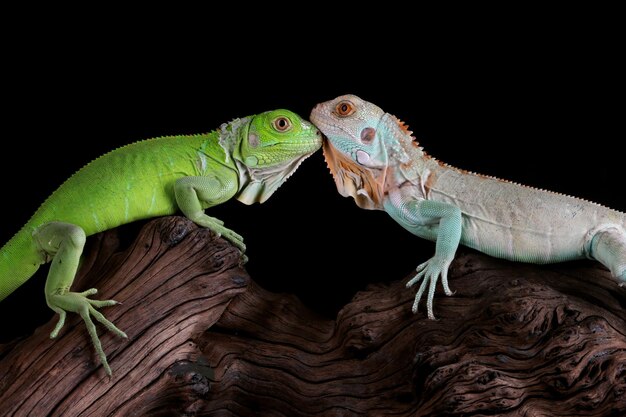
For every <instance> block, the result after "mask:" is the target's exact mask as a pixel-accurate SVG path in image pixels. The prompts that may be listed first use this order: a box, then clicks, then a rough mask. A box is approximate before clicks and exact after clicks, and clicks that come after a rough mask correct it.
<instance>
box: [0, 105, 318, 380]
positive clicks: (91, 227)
mask: <svg viewBox="0 0 626 417" xmlns="http://www.w3.org/2000/svg"><path fill="white" fill-rule="evenodd" d="M320 147H321V135H320V133H319V131H318V130H317V129H316V128H315V127H313V126H312V125H311V124H310V123H308V122H306V121H304V120H302V119H301V118H300V117H299V116H297V115H296V114H294V113H292V112H290V111H287V110H275V111H270V112H266V113H262V114H259V115H255V116H250V117H247V118H243V119H236V120H234V121H233V122H231V123H228V124H224V125H222V126H221V128H220V129H219V130H216V131H214V132H211V133H207V134H199V135H186V136H169V137H161V138H155V139H148V140H144V141H140V142H136V143H133V144H130V145H127V146H124V147H122V148H119V149H116V150H114V151H112V152H110V153H108V154H106V155H103V156H102V157H100V158H98V159H96V160H94V161H93V162H91V163H89V164H88V165H86V166H85V167H83V168H82V169H81V170H79V171H78V172H76V173H75V174H74V175H73V176H72V177H70V178H69V179H68V180H67V181H66V182H65V183H63V185H61V186H60V187H59V188H58V189H57V190H56V191H55V192H54V193H53V194H52V195H51V196H50V197H49V198H48V199H47V200H46V201H45V202H44V203H43V204H42V205H41V207H40V208H39V209H38V210H37V212H36V213H35V214H34V215H33V216H32V218H31V219H30V220H29V221H28V222H27V223H26V225H25V226H24V227H23V228H22V229H21V230H20V231H19V232H18V233H17V234H16V235H15V236H14V237H13V238H12V239H11V240H10V241H9V242H8V243H7V244H6V245H5V246H3V247H2V249H0V301H1V300H3V299H4V298H6V297H7V296H8V295H9V294H10V293H12V292H13V291H14V290H15V289H17V288H18V287H19V286H20V285H21V284H23V283H24V282H25V281H26V280H28V279H29V278H30V277H31V276H32V275H33V274H34V273H35V271H37V269H38V268H39V266H40V265H41V264H43V263H46V262H48V261H51V262H52V263H51V266H50V270H49V273H48V278H47V281H46V288H45V293H46V301H47V303H48V306H50V308H51V309H52V310H54V311H55V312H56V313H58V314H59V316H60V319H59V322H58V324H57V326H56V327H55V329H54V330H53V332H52V333H51V337H55V336H56V335H57V334H58V332H59V330H60V329H61V327H62V326H63V323H64V320H65V315H66V312H67V311H71V312H76V313H79V314H80V315H81V316H82V318H83V319H84V321H85V323H86V325H87V329H88V330H89V333H90V336H91V338H92V341H93V343H94V345H95V348H96V351H97V353H98V355H99V357H100V359H101V361H102V363H103V365H104V367H105V370H106V372H107V373H109V374H110V373H111V371H110V368H109V365H108V364H107V361H106V357H105V355H104V352H103V350H102V347H101V346H100V341H99V339H98V336H97V334H96V330H95V326H94V324H93V322H92V321H91V319H90V315H92V316H94V317H95V318H96V320H98V321H99V322H100V323H102V324H103V325H104V326H105V327H106V328H107V329H109V330H110V331H113V332H114V333H116V334H117V335H119V336H121V337H126V335H125V334H124V333H123V332H122V331H120V330H119V329H117V328H116V327H115V326H114V325H113V324H112V323H111V322H109V321H108V320H107V319H106V318H104V316H102V314H101V313H99V312H98V311H97V310H95V308H98V307H104V306H110V305H114V304H116V302H115V301H112V300H108V301H97V300H90V299H88V298H87V296H89V295H93V294H95V293H96V290H95V289H90V290H88V291H85V292H83V293H74V292H70V287H71V285H72V281H73V280H74V275H75V274H76V270H77V268H78V264H79V259H80V255H81V253H82V249H83V246H84V244H85V238H86V236H89V235H93V234H95V233H98V232H102V231H104V230H107V229H111V228H114V227H117V226H119V225H122V224H126V223H130V222H133V221H135V220H139V219H146V218H151V217H157V216H163V215H170V214H174V213H176V212H177V211H178V210H179V209H180V211H182V213H183V214H184V215H185V216H187V217H188V218H189V219H191V220H193V221H194V222H195V223H197V224H198V225H200V226H204V227H207V228H209V229H211V230H213V231H214V232H216V233H217V234H219V235H222V236H223V237H225V238H226V239H228V240H230V241H231V242H232V243H233V244H235V245H236V246H237V247H238V248H239V249H240V250H241V251H242V253H243V252H244V251H245V246H244V244H243V239H242V237H241V236H239V235H238V234H237V233H235V232H233V231H232V230H229V229H227V228H226V227H224V226H223V223H222V222H221V221H220V220H218V219H215V218H212V217H209V216H208V215H206V214H205V213H204V209H206V208H208V207H211V206H215V205H217V204H220V203H223V202H225V201H227V200H229V199H230V198H233V197H235V198H237V199H238V200H240V201H242V202H244V203H246V204H252V203H254V202H260V203H262V202H264V201H265V200H266V199H267V198H269V197H270V196H271V195H272V193H273V192H274V191H276V189H277V188H278V187H279V186H280V185H281V184H282V183H283V182H284V181H285V180H286V179H287V178H288V177H289V176H290V175H291V174H292V173H293V172H294V171H295V170H296V169H297V168H298V166H299V165H300V163H301V162H302V161H303V160H304V159H305V158H306V157H308V156H309V155H311V154H312V153H313V152H315V151H316V150H317V149H319V148H320Z"/></svg>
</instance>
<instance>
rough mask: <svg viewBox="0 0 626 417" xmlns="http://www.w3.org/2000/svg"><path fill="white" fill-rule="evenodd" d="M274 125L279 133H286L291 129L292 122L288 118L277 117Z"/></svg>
mask: <svg viewBox="0 0 626 417" xmlns="http://www.w3.org/2000/svg"><path fill="white" fill-rule="evenodd" d="M272 124H273V125H274V129H276V130H277V131H279V132H286V131H288V130H289V129H291V120H289V119H288V118H286V117H282V116H281V117H277V118H276V119H274V121H273V122H272Z"/></svg>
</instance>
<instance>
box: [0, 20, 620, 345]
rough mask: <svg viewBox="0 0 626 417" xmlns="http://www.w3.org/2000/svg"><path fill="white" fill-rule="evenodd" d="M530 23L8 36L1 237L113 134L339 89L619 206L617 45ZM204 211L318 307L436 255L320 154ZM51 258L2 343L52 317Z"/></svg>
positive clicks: (477, 154)
mask: <svg viewBox="0 0 626 417" xmlns="http://www.w3.org/2000/svg"><path fill="white" fill-rule="evenodd" d="M501 29H502V28H501ZM317 30H322V28H319V29H317ZM531 32H533V33H534V30H530V29H528V28H525V27H523V26H520V27H518V28H517V29H516V30H513V31H512V32H511V33H509V32H506V33H500V32H498V33H487V34H484V36H474V35H472V34H471V33H469V32H468V33H462V34H459V35H458V36H456V37H455V38H453V39H452V40H451V41H449V42H447V43H445V44H443V45H442V44H440V43H437V44H430V42H429V41H428V39H421V40H419V41H418V40H415V41H414V42H405V43H404V44H403V45H402V46H395V45H393V44H391V43H389V44H387V43H383V44H380V45H378V46H376V47H369V46H368V45H362V44H360V43H358V42H352V43H350V42H348V43H345V44H343V45H339V46H338V45H335V47H334V48H333V51H332V52H333V55H332V56H331V55H330V53H329V51H328V49H327V48H326V45H323V44H320V43H317V42H316V40H315V39H313V40H309V41H307V42H306V43H304V42H303V43H302V44H301V45H299V46H298V47H292V46H287V45H284V44H282V43H281V42H280V36H279V35H276V36H275V37H274V38H272V36H270V38H271V39H270V41H268V42H261V41H258V42H255V43H254V42H253V43H250V44H246V45H242V44H240V43H238V42H235V41H232V40H230V39H223V40H221V41H220V40H218V41H215V40H212V41H209V40H207V42H206V43H204V42H200V45H199V46H197V47H194V48H186V47H185V45H184V44H183V43H180V42H178V43H177V42H173V41H171V40H170V39H168V38H167V37H165V38H158V39H156V40H154V39H150V37H149V36H147V38H148V39H147V40H145V42H128V43H124V42H121V43H114V44H113V45H110V43H109V42H110V40H109V39H106V38H105V39H101V40H100V41H97V42H95V44H89V47H81V46H79V45H77V44H72V45H70V46H68V45H67V44H66V42H65V41H64V40H60V41H58V42H52V41H50V42H49V41H47V40H46V39H45V37H44V39H39V40H38V41H37V42H36V44H33V45H30V47H29V48H26V47H22V46H20V47H19V48H18V47H16V48H15V50H13V51H9V52H7V55H5V61H4V62H5V68H4V69H5V70H6V71H8V75H7V76H5V78H4V80H3V96H2V102H3V108H4V110H3V113H4V117H3V121H4V122H3V132H4V133H3V141H2V143H3V149H4V150H3V151H1V152H0V158H1V162H2V164H1V165H0V173H1V174H2V178H3V180H2V184H3V187H2V193H1V196H0V199H1V201H2V203H1V208H2V226H0V241H2V242H4V241H6V240H7V239H9V238H10V237H11V236H12V235H13V234H14V233H15V232H16V231H17V230H18V229H19V228H20V227H21V225H22V224H23V223H24V222H25V221H26V220H27V219H28V218H29V217H30V215H31V214H32V213H33V212H34V211H35V210H36V208H37V207H38V205H39V204H40V203H41V202H42V201H43V200H44V199H45V197H46V196H47V195H48V194H49V193H50V192H52V191H53V190H54V189H55V188H56V187H57V186H58V185H59V184H60V183H61V182H62V181H63V180H64V179H66V178H67V177H68V176H70V175H71V174H72V173H73V172H74V171H75V170H77V169H78V168H80V167H81V166H82V165H84V164H85V163H87V162H89V161H90V160H92V159H93V158H95V157H97V156H99V155H101V154H102V153H104V152H107V151H109V150H111V149H113V148H115V147H117V146H121V145H124V144H127V143H130V142H132V141H135V140H138V139H142V138H148V137H154V136H161V135H170V134H182V133H196V132H205V131H208V130H212V129H214V128H216V127H218V126H219V125H220V124H221V123H222V122H225V121H229V120H230V119H232V118H234V117H239V116H246V115H249V114H252V113H257V112H261V111H265V110H269V109H274V108H278V107H285V108H289V109H292V110H294V111H296V112H297V113H299V114H301V115H302V116H305V117H308V114H309V112H310V110H311V108H312V106H313V105H314V104H315V103H317V102H320V101H325V100H329V99H331V98H333V97H335V96H337V95H340V94H345V93H354V94H357V95H359V96H361V97H362V98H364V99H366V100H369V101H372V102H374V103H376V104H378V105H379V106H380V107H382V108H383V109H385V110H386V111H388V112H390V113H393V114H395V115H397V116H398V117H400V118H401V119H403V120H404V121H406V122H407V123H408V124H409V126H410V127H411V129H412V130H413V131H414V134H415V136H416V137H417V139H418V140H419V141H420V142H421V144H422V145H423V146H424V147H425V149H426V150H427V151H428V152H429V153H430V154H431V155H433V156H435V157H437V158H439V159H441V160H442V161H445V162H447V163H449V164H452V165H455V166H458V167H461V168H464V169H467V170H471V171H476V172H479V173H484V174H489V175H494V176H498V177H502V178H506V179H510V180H513V181H517V182H521V183H524V184H528V185H533V186H536V187H541V188H546V189H551V190H555V191H560V192H563V193H568V194H573V195H577V196H580V197H584V198H586V199H590V200H594V201H597V202H600V203H603V204H606V205H609V206H612V207H614V208H618V209H621V210H626V198H625V197H624V152H623V151H622V150H621V145H622V141H623V140H624V129H623V97H624V94H623V93H624V91H623V85H622V83H623V72H622V71H619V67H618V65H617V62H618V59H617V58H618V57H617V56H616V54H615V51H614V50H612V49H611V47H610V46H606V45H605V43H604V42H603V40H604V39H605V38H604V37H603V36H596V37H592V38H590V37H588V36H587V33H585V32H583V33H580V34H578V35H574V34H572V33H566V34H565V35H564V34H563V33H558V31H557V33H556V34H554V35H549V36H548V34H547V33H546V34H545V35H546V36H543V34H542V33H540V34H539V35H538V36H535V37H532V38H530V37H527V36H526V35H528V34H529V33H531ZM76 36H78V35H76ZM281 36H282V35H281ZM207 39H208V38H207ZM196 41H197V39H196ZM119 46H123V48H122V47H119ZM618 72H619V73H618ZM209 214H211V215H213V216H216V217H219V218H221V219H222V220H224V221H225V222H226V225H227V226H228V227H230V228H232V229H234V230H235V231H237V232H239V233H240V234H242V235H243V236H244V237H245V241H246V243H247V245H248V256H249V258H250V262H249V263H248V265H247V270H248V271H249V272H250V274H251V275H252V277H253V279H255V280H256V281H258V282H259V283H260V284H261V285H262V286H264V287H265V288H267V289H270V290H272V291H276V292H290V293H295V294H296V295H297V296H298V297H300V298H301V299H302V300H303V301H304V302H305V303H306V304H307V305H309V306H310V307H311V308H312V309H314V310H316V311H318V312H319V313H320V314H323V315H326V316H328V317H333V316H334V315H335V314H336V312H337V310H338V309H339V308H340V307H341V306H342V305H343V304H345V303H346V302H348V301H349V300H350V298H351V297H353V296H354V294H355V293H356V292H357V291H358V290H361V289H363V288H365V287H366V285H367V284H368V283H374V282H389V281H392V280H398V279H403V278H405V277H407V275H408V274H409V273H410V272H411V270H412V269H413V268H415V266H417V265H418V264H419V263H421V262H423V261H424V260H426V259H427V258H428V257H430V256H431V255H432V253H433V251H434V245H433V244H432V243H430V242H424V241H422V240H421V239H419V238H417V237H415V236H412V235H410V234H409V233H408V232H406V231H404V229H402V228H401V227H400V226H398V225H397V224H396V223H395V222H393V221H392V220H391V219H390V218H388V217H387V215H386V214H385V213H383V212H370V211H364V210H361V209H359V208H357V206H356V205H355V204H354V203H353V202H352V200H351V199H346V198H342V197H341V196H340V195H339V194H338V193H337V192H336V189H335V186H334V183H333V181H332V179H331V176H330V173H329V172H328V169H327V168H326V165H325V162H324V160H323V157H322V154H321V152H319V153H317V154H316V155H314V156H313V157H311V158H310V159H309V160H307V161H305V163H303V165H302V166H301V167H300V169H299V171H298V172H296V174H295V175H294V176H293V177H291V179H290V180H289V181H288V182H287V183H285V184H284V185H283V186H282V187H281V188H280V189H279V190H278V191H277V192H276V194H274V196H273V197H272V198H271V199H270V200H269V201H268V202H267V203H265V204H263V205H258V204H257V205H254V206H244V205H243V204H241V203H239V202H238V201H231V202H228V203H226V204H224V205H222V206H220V207H216V208H213V209H210V210H209ZM546 215H550V213H546ZM46 271H47V267H45V266H44V267H42V269H41V270H40V271H39V273H38V275H37V277H36V279H35V280H33V282H32V283H29V285H27V286H25V287H24V288H22V289H20V291H18V292H17V293H16V294H14V295H13V296H12V297H10V298H9V299H7V300H6V301H5V302H3V303H1V304H0V317H11V318H12V319H11V320H9V323H6V322H5V323H3V328H2V331H1V332H0V333H1V334H0V335H1V336H2V337H3V338H4V339H6V338H8V337H9V336H10V335H13V334H16V333H17V332H16V331H15V328H16V327H22V329H23V328H24V326H23V324H22V323H25V322H27V321H28V319H27V318H26V316H27V315H28V314H29V313H30V312H34V313H35V315H37V314H38V315H39V316H38V317H39V318H38V319H35V321H37V320H39V321H41V320H46V319H47V317H49V315H51V314H52V313H51V312H49V311H48V310H47V308H46V307H45V302H44V298H43V280H44V279H45V272H46ZM438 291H440V289H439V290H438ZM3 321H4V320H3Z"/></svg>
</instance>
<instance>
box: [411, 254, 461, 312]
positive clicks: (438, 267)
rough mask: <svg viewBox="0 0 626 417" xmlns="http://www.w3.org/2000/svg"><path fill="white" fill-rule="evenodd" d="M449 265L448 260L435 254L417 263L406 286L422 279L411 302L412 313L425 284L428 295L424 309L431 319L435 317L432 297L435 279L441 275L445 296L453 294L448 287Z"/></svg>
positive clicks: (435, 285) (435, 286)
mask: <svg viewBox="0 0 626 417" xmlns="http://www.w3.org/2000/svg"><path fill="white" fill-rule="evenodd" d="M449 266H450V261H449V260H446V259H442V258H440V257H437V256H433V257H432V258H431V259H429V260H428V261H426V262H424V263H423V264H421V265H419V266H418V267H417V268H416V270H417V275H415V276H414V277H413V278H411V280H409V282H407V284H406V287H407V288H410V287H412V286H413V285H415V284H416V283H418V282H419V281H420V280H422V284H421V285H420V287H419V289H418V290H417V293H416V294H415V301H414V302H413V308H412V311H413V313H417V309H418V305H419V302H420V300H421V298H422V295H424V291H426V286H428V297H427V301H426V310H427V312H428V318H429V319H431V320H434V319H435V314H434V313H433V299H434V297H435V289H436V288H437V279H438V278H439V277H440V276H441V284H442V285H443V290H444V292H445V293H446V295H447V296H451V295H452V294H453V292H452V291H450V287H449V286H448V268H449Z"/></svg>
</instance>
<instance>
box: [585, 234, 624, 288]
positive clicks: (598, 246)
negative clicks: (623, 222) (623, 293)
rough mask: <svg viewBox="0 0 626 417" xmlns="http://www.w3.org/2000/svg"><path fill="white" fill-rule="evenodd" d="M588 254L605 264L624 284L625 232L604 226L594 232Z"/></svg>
mask: <svg viewBox="0 0 626 417" xmlns="http://www.w3.org/2000/svg"><path fill="white" fill-rule="evenodd" d="M589 254H590V255H591V257H592V258H593V259H596V260H598V261H599V262H600V263H602V264H603V265H604V266H606V267H607V268H608V269H609V270H610V271H611V274H612V275H613V276H614V277H616V278H617V279H618V280H619V281H620V286H622V287H623V286H625V285H626V232H625V231H624V230H623V229H622V228H619V227H610V226H609V227H606V228H603V229H602V230H599V231H598V232H596V234H595V235H594V236H593V238H592V240H591V245H590V247H589Z"/></svg>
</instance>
